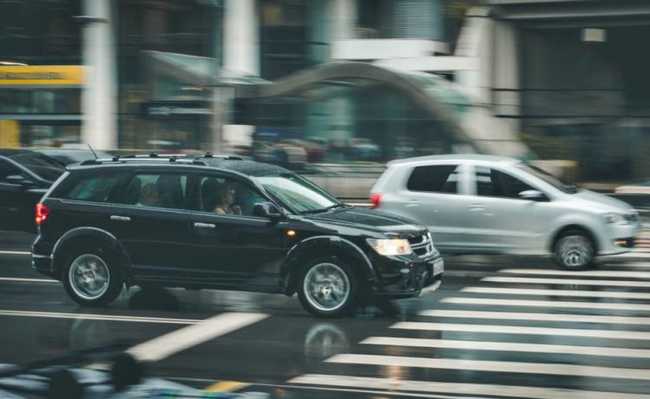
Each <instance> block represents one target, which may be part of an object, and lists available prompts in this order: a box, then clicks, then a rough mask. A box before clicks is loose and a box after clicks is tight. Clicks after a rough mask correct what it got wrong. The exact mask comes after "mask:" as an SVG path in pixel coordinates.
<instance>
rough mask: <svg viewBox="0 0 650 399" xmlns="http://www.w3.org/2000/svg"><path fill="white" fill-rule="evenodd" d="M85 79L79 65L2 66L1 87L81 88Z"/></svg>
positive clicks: (0, 74)
mask: <svg viewBox="0 0 650 399" xmlns="http://www.w3.org/2000/svg"><path fill="white" fill-rule="evenodd" d="M84 79H85V74H84V69H83V67H82V66H79V65H37V66H0V87H11V86H18V87H24V86H38V87H41V86H57V87H61V86H72V87H79V86H81V85H82V84H83V83H84Z"/></svg>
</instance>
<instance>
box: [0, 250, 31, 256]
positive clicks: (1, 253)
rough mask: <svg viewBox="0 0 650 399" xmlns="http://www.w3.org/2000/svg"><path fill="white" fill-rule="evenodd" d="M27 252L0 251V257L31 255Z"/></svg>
mask: <svg viewBox="0 0 650 399" xmlns="http://www.w3.org/2000/svg"><path fill="white" fill-rule="evenodd" d="M31 254H32V253H31V252H29V251H0V255H31Z"/></svg>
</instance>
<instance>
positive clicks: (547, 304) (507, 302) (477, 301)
mask: <svg viewBox="0 0 650 399" xmlns="http://www.w3.org/2000/svg"><path fill="white" fill-rule="evenodd" d="M442 302H443V303H454V304H463V305H483V306H519V307H521V306H530V307H542V308H564V309H591V310H624V311H644V312H650V304H648V305H646V304H643V303H603V302H577V301H538V300H519V299H493V298H459V297H450V298H443V299H442Z"/></svg>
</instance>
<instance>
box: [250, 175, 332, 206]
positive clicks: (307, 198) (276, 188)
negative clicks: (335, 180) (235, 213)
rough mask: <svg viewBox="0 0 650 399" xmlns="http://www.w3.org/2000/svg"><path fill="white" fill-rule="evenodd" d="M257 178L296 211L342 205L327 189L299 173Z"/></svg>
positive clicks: (283, 202) (270, 192) (277, 197)
mask: <svg viewBox="0 0 650 399" xmlns="http://www.w3.org/2000/svg"><path fill="white" fill-rule="evenodd" d="M255 180H256V181H257V182H258V183H259V184H261V185H262V187H264V189H265V190H266V191H267V192H268V193H269V194H271V195H272V196H273V197H274V198H276V199H277V200H278V201H280V202H281V203H282V205H284V206H285V207H286V208H287V209H289V210H290V211H292V212H294V213H314V212H324V211H326V210H328V209H331V208H335V207H337V206H341V203H340V202H339V201H338V200H337V199H336V198H334V197H333V196H331V195H330V194H328V193H327V192H326V191H325V190H323V189H321V188H320V187H318V186H316V185H315V184H313V183H311V182H310V181H308V180H306V179H304V178H302V177H300V176H298V175H294V174H284V175H276V176H260V177H256V178H255Z"/></svg>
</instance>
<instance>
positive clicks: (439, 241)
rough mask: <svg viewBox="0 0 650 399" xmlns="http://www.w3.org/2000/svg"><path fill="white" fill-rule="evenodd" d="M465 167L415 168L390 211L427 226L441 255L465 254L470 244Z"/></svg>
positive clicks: (431, 166)
mask: <svg viewBox="0 0 650 399" xmlns="http://www.w3.org/2000/svg"><path fill="white" fill-rule="evenodd" d="M466 169H467V168H466V165H464V164H463V163H448V164H435V165H420V166H415V167H414V168H413V169H412V170H411V172H410V175H409V177H408V179H407V181H406V185H405V186H406V187H405V189H403V191H402V192H401V193H400V195H399V201H397V203H394V204H392V205H391V210H393V209H396V210H397V211H398V213H400V214H403V215H406V216H409V217H411V218H413V219H415V221H417V222H418V223H422V224H425V225H426V226H427V227H428V228H429V230H430V231H431V233H432V235H433V238H434V242H435V245H436V247H437V248H438V249H440V250H441V251H446V252H462V251H463V250H464V249H466V248H467V247H468V245H469V243H470V242H471V239H472V238H471V236H470V235H468V231H467V229H466V225H467V216H468V213H467V207H469V205H470V203H471V201H472V200H473V198H472V197H470V196H468V195H467V171H466Z"/></svg>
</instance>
